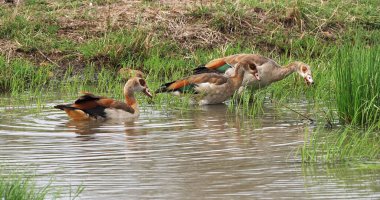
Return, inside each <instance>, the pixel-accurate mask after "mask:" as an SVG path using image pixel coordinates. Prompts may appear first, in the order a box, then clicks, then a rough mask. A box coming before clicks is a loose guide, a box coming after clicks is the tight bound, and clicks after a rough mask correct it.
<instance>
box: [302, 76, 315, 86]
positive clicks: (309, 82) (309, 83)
mask: <svg viewBox="0 0 380 200" xmlns="http://www.w3.org/2000/svg"><path fill="white" fill-rule="evenodd" d="M304 79H305V82H306V84H307V85H308V86H310V85H313V84H314V81H313V77H311V76H310V75H307V76H306V77H305V78H304Z"/></svg>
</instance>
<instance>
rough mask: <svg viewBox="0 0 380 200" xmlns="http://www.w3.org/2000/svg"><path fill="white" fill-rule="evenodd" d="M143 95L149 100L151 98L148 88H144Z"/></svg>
mask: <svg viewBox="0 0 380 200" xmlns="http://www.w3.org/2000/svg"><path fill="white" fill-rule="evenodd" d="M143 93H144V94H145V95H146V96H148V97H150V98H152V97H153V95H152V94H151V93H150V91H149V89H148V88H144V90H143Z"/></svg>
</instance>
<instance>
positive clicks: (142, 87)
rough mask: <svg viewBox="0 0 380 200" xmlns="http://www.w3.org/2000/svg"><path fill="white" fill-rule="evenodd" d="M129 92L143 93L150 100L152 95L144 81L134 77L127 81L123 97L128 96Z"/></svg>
mask: <svg viewBox="0 0 380 200" xmlns="http://www.w3.org/2000/svg"><path fill="white" fill-rule="evenodd" d="M130 91H133V92H143V93H144V94H145V95H146V96H148V97H150V98H152V97H153V96H152V94H151V93H150V91H149V88H148V86H147V84H146V81H145V80H144V79H143V78H140V77H134V78H131V79H129V80H128V81H127V83H126V84H125V86H124V95H127V94H129V92H130Z"/></svg>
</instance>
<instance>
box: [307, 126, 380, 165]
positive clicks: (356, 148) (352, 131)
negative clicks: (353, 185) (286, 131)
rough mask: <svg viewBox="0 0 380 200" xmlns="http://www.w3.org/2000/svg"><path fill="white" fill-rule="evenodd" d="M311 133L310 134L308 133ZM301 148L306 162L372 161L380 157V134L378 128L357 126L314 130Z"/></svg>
mask: <svg viewBox="0 0 380 200" xmlns="http://www.w3.org/2000/svg"><path fill="white" fill-rule="evenodd" d="M307 135H309V134H307ZM307 138H308V140H307V141H305V143H304V146H303V147H302V148H301V149H300V150H301V156H302V160H303V161H304V162H312V163H314V162H327V163H336V162H342V161H370V160H378V159H379V158H380V135H379V134H378V132H376V130H373V129H369V130H365V131H364V130H360V129H357V128H355V127H346V128H341V129H339V130H336V131H326V130H324V129H323V128H319V129H318V130H315V131H312V132H311V133H310V137H307Z"/></svg>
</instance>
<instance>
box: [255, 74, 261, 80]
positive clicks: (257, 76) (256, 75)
mask: <svg viewBox="0 0 380 200" xmlns="http://www.w3.org/2000/svg"><path fill="white" fill-rule="evenodd" d="M254 75H255V78H256V79H257V80H260V76H259V73H257V72H256V73H255V74H254Z"/></svg>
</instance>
